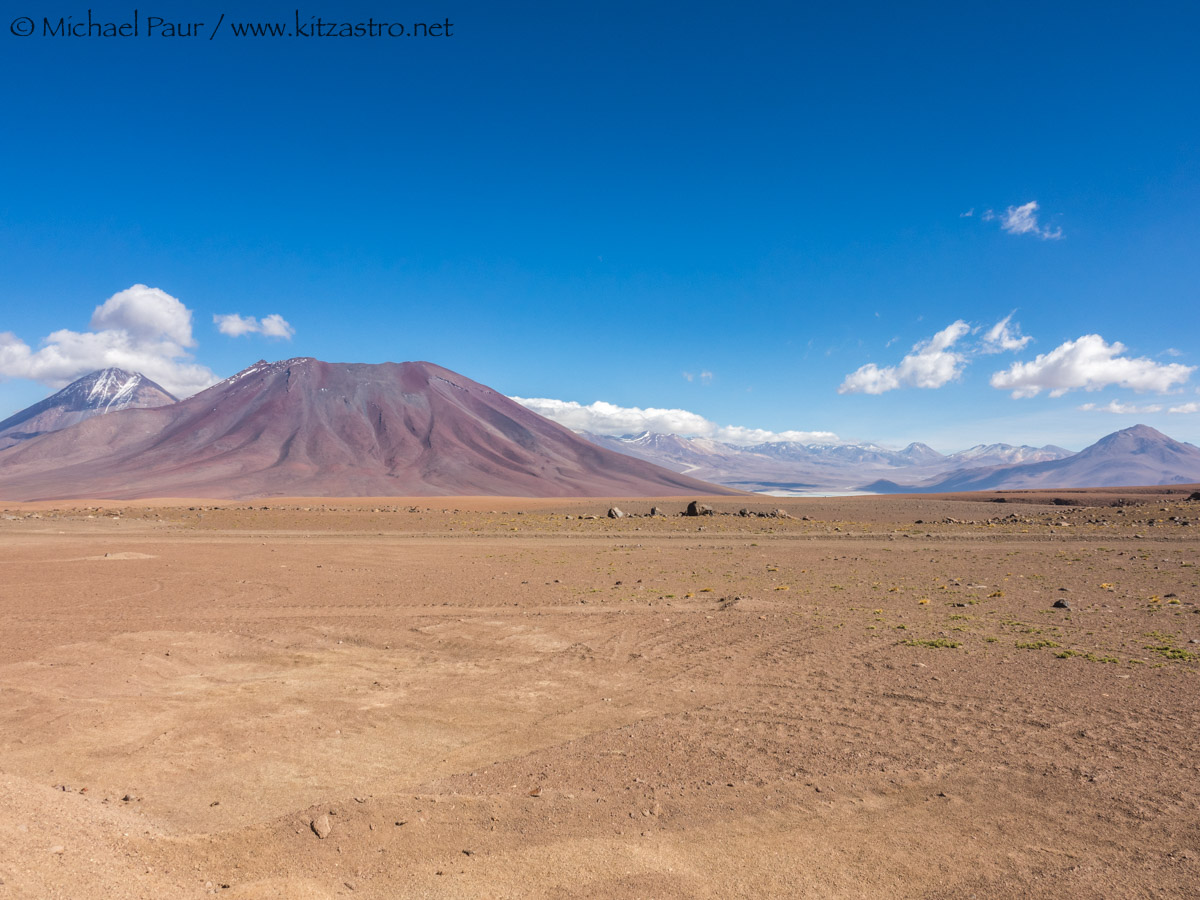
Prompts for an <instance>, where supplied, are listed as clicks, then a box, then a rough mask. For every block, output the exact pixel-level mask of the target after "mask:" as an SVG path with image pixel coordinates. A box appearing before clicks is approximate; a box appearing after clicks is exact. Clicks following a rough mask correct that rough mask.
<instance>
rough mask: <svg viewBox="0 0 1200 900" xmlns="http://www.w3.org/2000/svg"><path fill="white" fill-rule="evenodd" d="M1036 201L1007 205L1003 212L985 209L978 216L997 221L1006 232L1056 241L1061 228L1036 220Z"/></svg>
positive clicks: (987, 220) (984, 219)
mask: <svg viewBox="0 0 1200 900" xmlns="http://www.w3.org/2000/svg"><path fill="white" fill-rule="evenodd" d="M1038 208H1039V207H1038V203H1037V201H1036V200H1030V201H1029V202H1028V203H1023V204H1022V205H1020V206H1009V207H1007V208H1005V210H1004V212H1002V213H998V212H995V211H994V210H990V209H989V210H986V211H985V212H984V214H983V215H982V216H981V217H980V218H982V219H983V221H985V222H999V223H1000V229H1001V230H1002V231H1005V232H1007V233H1008V234H1032V235H1034V236H1035V237H1039V238H1041V239H1042V240H1044V241H1057V240H1059V239H1060V238H1061V237H1062V236H1063V233H1062V229H1061V228H1050V227H1049V226H1043V225H1041V224H1039V222H1038Z"/></svg>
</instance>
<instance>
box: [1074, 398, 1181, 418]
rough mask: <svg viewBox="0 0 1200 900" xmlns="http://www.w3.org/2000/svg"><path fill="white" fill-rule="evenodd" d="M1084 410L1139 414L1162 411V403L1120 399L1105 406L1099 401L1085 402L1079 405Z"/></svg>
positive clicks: (1110, 401)
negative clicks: (1130, 401) (1142, 402)
mask: <svg viewBox="0 0 1200 900" xmlns="http://www.w3.org/2000/svg"><path fill="white" fill-rule="evenodd" d="M1079 408H1080V409H1081V410H1083V411H1084V412H1105V413H1116V414H1118V415H1122V416H1139V415H1142V414H1143V413H1156V412H1162V405H1161V404H1158V403H1148V404H1144V405H1141V406H1139V405H1138V404H1136V403H1122V402H1121V401H1120V400H1109V401H1108V402H1107V403H1105V404H1104V405H1103V406H1101V405H1100V404H1098V403H1085V404H1083V405H1082V406H1081V407H1079Z"/></svg>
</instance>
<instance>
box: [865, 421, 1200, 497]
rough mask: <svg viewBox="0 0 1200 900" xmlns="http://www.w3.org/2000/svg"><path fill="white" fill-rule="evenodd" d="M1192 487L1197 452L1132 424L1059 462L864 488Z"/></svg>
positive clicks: (1198, 474) (1199, 472) (1198, 475)
mask: <svg viewBox="0 0 1200 900" xmlns="http://www.w3.org/2000/svg"><path fill="white" fill-rule="evenodd" d="M1196 482H1200V448H1198V447H1196V446H1194V445H1192V444H1185V443H1182V442H1180V441H1176V440H1174V439H1172V438H1169V437H1167V436H1166V435H1165V434H1163V433H1162V432H1161V431H1157V430H1155V429H1153V428H1151V427H1150V426H1149V425H1134V426H1133V427H1132V428H1126V429H1124V430H1122V431H1117V432H1114V433H1113V434H1110V435H1107V436H1106V437H1103V438H1101V439H1100V440H1098V441H1096V443H1094V444H1092V445H1091V446H1090V447H1086V448H1084V449H1083V450H1080V451H1079V452H1078V453H1073V454H1071V455H1070V456H1066V457H1063V458H1061V459H1051V460H1046V461H1042V462H1031V463H1025V464H1022V465H1001V466H983V467H976V468H960V469H956V470H955V471H953V472H950V473H949V474H946V475H944V476H941V477H938V478H934V479H930V480H928V481H925V482H921V483H919V484H916V485H912V484H909V485H900V484H896V483H895V482H892V481H887V480H883V481H877V482H874V483H872V484H868V485H864V488H865V489H866V490H870V491H876V492H878V493H913V492H920V493H948V492H952V491H986V490H996V489H1000V488H1003V489H1005V490H1017V489H1022V488H1068V487H1072V488H1073V487H1119V486H1124V485H1141V484H1192V483H1196Z"/></svg>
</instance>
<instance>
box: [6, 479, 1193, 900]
mask: <svg viewBox="0 0 1200 900" xmlns="http://www.w3.org/2000/svg"><path fill="white" fill-rule="evenodd" d="M1188 492H1189V491H1186V490H1185V491H1180V490H1163V491H1151V492H1146V491H1142V492H1131V493H1129V494H1128V495H1127V496H1122V495H1121V492H1120V491H1107V492H1105V493H1104V494H1103V495H1095V496H1089V495H1086V494H1082V495H1081V494H1080V493H1079V492H1070V497H1067V496H1066V495H1065V494H1061V493H1060V495H1033V494H1029V493H1028V492H1023V493H1022V495H1021V496H1019V497H1018V496H1015V495H1014V496H1011V497H1008V498H1007V499H1008V501H1009V502H1007V503H1004V504H1000V503H994V502H981V501H980V500H979V499H978V498H972V499H967V500H961V499H960V500H953V499H943V498H929V497H917V498H887V497H883V498H878V497H859V498H843V499H837V500H832V499H831V500H773V499H770V498H754V499H732V500H731V499H728V498H726V499H722V500H717V501H714V502H713V505H714V506H715V507H716V508H717V510H718V511H720V512H724V513H732V514H727V515H717V516H714V517H711V518H703V519H695V518H681V517H676V516H672V517H667V518H657V519H651V518H644V517H630V518H624V519H620V520H610V519H607V518H604V517H603V516H604V513H605V511H606V510H607V508H608V503H605V502H601V501H563V500H551V501H514V500H498V499H495V498H487V499H479V498H476V499H466V498H463V499H453V500H447V499H443V498H439V499H436V500H431V499H429V498H424V499H414V500H405V501H397V500H395V499H394V498H393V499H389V500H374V501H370V500H367V501H363V500H345V501H341V500H322V501H314V500H311V499H310V500H296V501H278V500H275V501H269V502H268V501H261V502H258V501H256V502H254V503H247V502H239V503H227V504H223V503H214V502H213V501H211V500H209V501H196V502H191V503H189V502H187V501H182V502H174V503H161V504H158V503H153V502H141V503H137V504H132V503H120V504H100V503H97V502H95V501H88V502H85V503H79V504H75V505H71V504H57V505H46V504H43V505H37V506H21V507H10V508H9V509H7V510H3V511H0V651H2V652H0V897H2V898H9V897H12V898H18V897H19V898H34V897H36V898H42V897H66V898H77V897H85V896H91V897H105V898H122V897H137V898H161V897H199V896H207V895H213V894H216V895H220V896H225V897H237V898H268V897H280V898H326V897H360V896H361V897H380V898H384V897H563V898H568V897H579V898H583V897H712V898H726V897H768V896H769V897H814V898H817V897H821V898H824V897H963V898H967V897H979V898H984V897H988V898H990V897H1056V898H1059V897H1193V896H1196V895H1197V894H1198V893H1200V779H1198V775H1200V752H1197V750H1196V741H1197V736H1198V730H1200V681H1198V680H1197V676H1198V674H1200V643H1196V642H1197V641H1200V614H1198V613H1200V589H1198V583H1200V502H1197V501H1192V502H1188V501H1186V500H1184V499H1181V498H1183V497H1186V496H1187V494H1188ZM1054 496H1059V499H1060V500H1071V501H1072V502H1074V503H1077V504H1079V505H1057V506H1056V505H1052V504H1051V503H1050V502H1048V501H1050V500H1052V499H1053V497H1054ZM1120 502H1125V503H1126V504H1127V505H1124V506H1117V505H1109V504H1113V503H1120ZM1101 503H1102V504H1104V505H1089V504H1101ZM655 504H657V505H660V506H663V507H664V508H666V509H667V510H668V511H669V512H671V513H676V512H678V511H679V510H681V509H682V508H683V502H682V501H680V500H677V499H675V500H666V501H653V502H651V501H645V500H637V501H618V505H619V506H620V507H621V508H622V509H624V510H625V511H626V512H628V513H638V514H641V513H646V512H648V511H649V509H650V507H651V506H652V505H655ZM743 506H746V507H748V508H749V509H750V510H751V511H755V512H756V511H763V512H766V511H769V510H773V509H776V508H783V509H785V510H787V511H788V512H789V513H790V515H791V518H778V517H774V518H768V517H758V516H738V515H736V512H737V510H738V509H739V508H741V507H743ZM587 516H599V518H587ZM1059 599H1065V600H1067V601H1068V603H1069V605H1070V609H1056V608H1054V607H1053V604H1054V602H1055V601H1056V600H1059ZM318 832H321V834H323V835H324V836H323V837H322V836H319V835H318Z"/></svg>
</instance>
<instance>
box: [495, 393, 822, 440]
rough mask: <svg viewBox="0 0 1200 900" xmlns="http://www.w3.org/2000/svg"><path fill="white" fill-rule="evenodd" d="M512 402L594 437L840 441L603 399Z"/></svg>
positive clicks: (816, 433) (819, 434)
mask: <svg viewBox="0 0 1200 900" xmlns="http://www.w3.org/2000/svg"><path fill="white" fill-rule="evenodd" d="M509 399H510V400H514V401H516V402H517V403H520V404H521V405H522V406H524V407H526V408H527V409H531V410H533V411H534V412H535V413H537V414H538V415H541V416H545V417H546V418H547V419H550V420H551V421H554V422H557V423H558V424H559V425H563V426H565V427H567V428H570V429H571V430H572V431H590V432H591V433H592V434H608V435H625V434H640V433H641V432H643V431H654V432H658V433H660V434H679V435H685V436H688V437H707V438H712V439H713V440H717V441H724V442H726V443H729V444H762V443H766V442H768V441H800V442H802V443H812V442H818V441H819V442H830V441H837V440H838V437H837V435H836V434H834V433H833V432H832V431H768V430H766V429H764V428H746V427H744V426H741V425H718V424H717V423H715V422H711V421H709V420H708V419H706V418H704V417H703V416H701V415H698V414H697V413H694V412H689V411H688V410H686V409H655V408H653V407H650V408H647V409H642V408H641V407H637V406H617V405H615V404H612V403H606V402H604V401H603V400H597V401H596V402H595V403H588V404H586V405H585V404H582V403H577V402H575V401H574V400H552V399H549V398H545V397H510V398H509Z"/></svg>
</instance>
